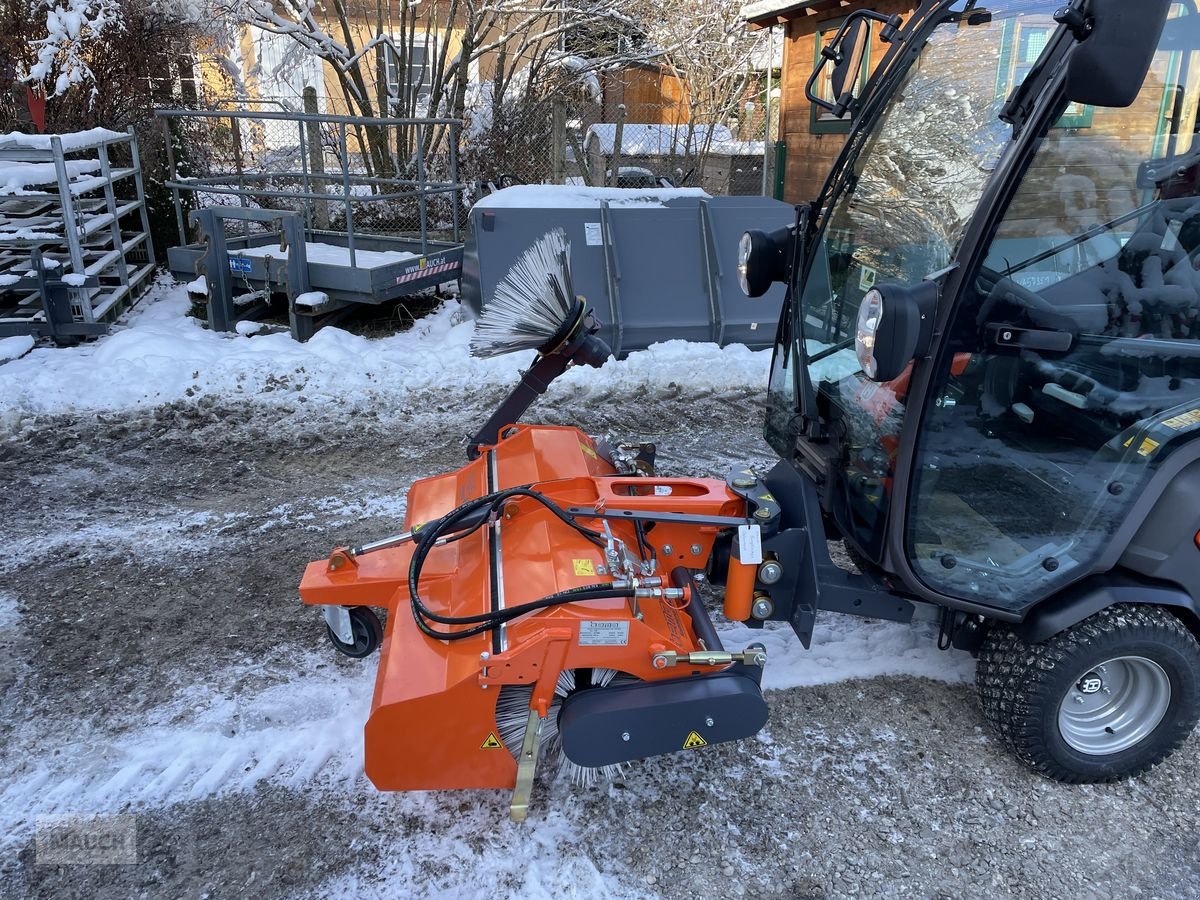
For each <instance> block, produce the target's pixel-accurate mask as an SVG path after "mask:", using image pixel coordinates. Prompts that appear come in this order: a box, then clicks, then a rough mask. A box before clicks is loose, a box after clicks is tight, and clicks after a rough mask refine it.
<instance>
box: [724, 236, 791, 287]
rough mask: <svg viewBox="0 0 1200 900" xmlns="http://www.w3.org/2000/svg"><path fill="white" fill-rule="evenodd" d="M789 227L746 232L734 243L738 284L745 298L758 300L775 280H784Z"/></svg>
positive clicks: (785, 277) (789, 240) (785, 276)
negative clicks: (736, 243) (769, 231)
mask: <svg viewBox="0 0 1200 900" xmlns="http://www.w3.org/2000/svg"><path fill="white" fill-rule="evenodd" d="M791 240H792V229H791V228H790V227H785V228H780V229H779V230H778V231H772V232H771V233H770V234H767V233H766V232H764V231H747V232H746V233H745V234H743V235H742V240H741V242H740V243H739V244H738V261H737V271H738V283H739V284H740V285H741V287H742V293H743V294H745V295H746V296H747V297H761V296H762V295H763V294H765V293H766V292H767V291H768V290H769V289H770V287H771V285H772V284H774V283H775V282H777V281H787V259H788V257H787V251H788V245H789V244H790V243H791Z"/></svg>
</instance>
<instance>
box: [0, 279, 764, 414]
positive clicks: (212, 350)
mask: <svg viewBox="0 0 1200 900" xmlns="http://www.w3.org/2000/svg"><path fill="white" fill-rule="evenodd" d="M190 304H191V301H190V300H189V298H188V295H187V288H186V287H185V286H184V285H179V284H175V283H173V282H170V281H164V282H160V283H159V284H158V285H156V286H155V287H154V288H153V289H152V291H151V292H150V294H148V295H147V297H146V298H145V299H143V300H142V302H141V304H140V305H139V306H138V307H137V309H136V310H134V312H133V313H132V314H131V316H130V318H129V320H128V324H127V325H126V326H124V327H120V328H119V329H118V330H116V331H114V333H112V334H110V335H108V336H106V337H104V338H101V339H100V340H98V341H96V342H94V343H88V344H85V345H82V346H79V347H73V348H38V349H36V350H34V351H32V352H31V353H29V354H28V355H26V356H25V357H24V358H22V359H18V360H14V361H12V362H10V363H8V364H6V365H5V366H3V368H0V423H3V422H4V421H6V420H7V421H13V420H20V419H21V418H23V417H25V416H29V415H37V414H51V413H60V412H83V411H104V410H118V409H128V408H133V407H138V406H155V405H159V404H163V403H170V402H172V401H175V400H181V399H187V398H195V397H200V396H205V395H207V396H217V397H221V398H222V399H224V400H226V401H229V400H234V401H236V400H237V399H239V398H242V399H245V400H254V401H256V402H263V403H271V402H284V401H299V402H306V403H310V402H311V403H322V402H325V403H332V404H337V405H339V406H345V405H346V404H347V403H352V404H353V403H361V404H363V405H364V406H382V407H383V408H394V409H401V410H402V409H404V408H405V400H404V398H405V395H407V394H410V393H412V392H415V391H427V390H438V391H444V392H445V394H446V396H448V397H469V396H472V395H473V394H475V393H476V392H478V391H479V390H480V389H481V388H493V389H496V390H497V391H499V390H502V389H503V388H505V387H508V386H511V385H514V384H515V383H516V382H517V379H518V378H519V377H520V372H521V370H522V369H525V368H527V367H528V366H529V364H530V362H531V360H532V358H533V352H532V351H529V352H526V353H515V354H510V355H508V356H501V357H496V358H493V359H478V358H475V357H472V356H471V355H470V353H469V352H468V345H469V343H470V340H471V335H472V333H473V332H474V329H475V325H474V322H473V321H472V320H471V318H470V316H469V314H468V313H467V312H466V311H465V309H464V308H462V307H460V306H459V304H458V302H457V301H453V300H452V301H448V302H446V303H444V304H443V305H442V306H441V307H440V308H438V309H437V310H435V311H434V312H432V313H431V314H429V315H428V316H426V317H425V318H424V319H421V320H419V321H418V322H417V323H416V325H415V326H414V327H413V328H411V329H410V330H408V331H405V332H402V333H400V334H395V335H391V336H389V337H385V338H375V339H368V338H365V337H361V336H358V335H354V334H350V333H349V332H347V331H344V330H342V329H339V328H333V327H328V328H322V329H321V330H320V331H318V332H317V334H316V336H315V337H313V338H312V340H310V341H308V342H307V343H303V344H302V343H298V342H296V341H294V340H292V338H291V337H290V336H289V335H287V334H255V335H253V336H250V335H246V334H222V333H217V332H212V331H209V330H208V329H206V328H205V327H204V326H203V324H202V323H201V322H200V321H198V320H197V319H194V318H192V317H190V316H187V315H185V313H186V312H187V310H188V308H189V306H190ZM769 365H770V352H769V351H751V350H748V349H747V348H745V347H743V346H741V345H734V346H729V347H725V348H719V347H717V346H716V345H715V344H696V343H688V342H685V341H668V342H666V343H662V344H656V345H654V346H652V347H650V348H649V349H648V350H644V351H641V352H638V353H633V354H631V355H630V356H629V357H627V358H626V359H624V360H620V361H617V360H609V362H608V363H606V364H605V366H604V367H603V368H602V369H600V370H596V369H575V370H572V371H569V372H568V373H567V374H566V375H564V376H563V377H562V378H561V379H560V380H559V382H558V383H557V384H556V388H555V389H556V390H567V391H574V392H579V391H582V390H593V391H595V390H600V391H612V392H629V393H632V392H634V391H645V390H670V389H673V387H674V386H676V385H685V386H686V387H687V388H688V389H689V390H693V391H697V390H700V391H703V390H708V391H753V390H759V389H765V386H766V380H767V372H768V368H769ZM558 385H561V387H559V386H558Z"/></svg>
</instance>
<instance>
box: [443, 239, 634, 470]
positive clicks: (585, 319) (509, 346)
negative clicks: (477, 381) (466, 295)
mask: <svg viewBox="0 0 1200 900" xmlns="http://www.w3.org/2000/svg"><path fill="white" fill-rule="evenodd" d="M599 330H600V325H599V323H598V322H597V321H596V318H595V316H594V315H593V313H592V311H591V310H590V309H588V307H587V301H586V300H584V298H583V297H580V296H577V295H576V294H575V289H574V284H573V283H572V280H571V245H570V243H569V242H568V241H567V237H566V233H565V232H564V231H563V230H562V229H561V228H558V229H555V230H554V231H551V232H548V233H547V234H546V235H544V236H543V237H542V238H541V239H540V240H538V241H537V242H536V243H535V244H534V245H533V246H532V247H530V248H529V249H528V250H526V251H525V252H524V253H523V254H521V256H520V257H519V258H518V259H517V261H516V262H515V263H513V266H512V268H511V269H509V271H508V274H507V275H506V276H504V278H503V279H502V280H501V282H500V284H498V285H497V286H496V294H495V296H494V298H493V299H492V302H491V303H489V304H487V305H486V306H485V307H484V309H483V312H482V313H481V314H480V317H479V322H478V323H477V324H476V326H475V336H474V337H473V338H472V339H471V352H472V353H473V354H474V355H475V356H499V355H501V354H503V353H513V352H516V351H520V350H533V349H536V350H537V352H538V356H537V359H536V360H534V363H533V365H532V366H531V367H530V368H529V369H528V370H527V371H526V372H525V373H524V374H523V375H522V376H521V381H520V383H519V384H518V385H517V386H516V387H515V388H513V390H512V393H510V394H509V395H508V397H507V398H506V399H505V400H504V402H503V403H501V404H500V408H499V409H497V410H496V412H495V413H493V414H492V416H491V418H489V419H488V420H487V422H486V423H485V424H484V426H483V427H482V428H480V429H479V431H477V432H476V433H475V435H474V437H472V438H471V441H470V443H469V444H468V445H467V456H468V457H469V458H470V459H475V458H476V457H477V456H478V455H479V448H480V447H481V446H483V445H487V444H495V443H496V442H497V441H498V440H500V429H501V428H503V427H504V426H506V425H512V424H515V423H516V422H517V420H518V419H520V418H521V416H522V415H524V414H525V410H527V409H529V406H530V404H531V403H533V401H534V400H536V399H537V398H538V397H539V396H541V395H542V394H544V393H546V389H547V388H548V387H549V386H550V382H552V381H554V379H555V378H557V377H558V376H559V375H561V374H562V373H563V372H565V371H566V370H567V369H568V368H569V367H570V366H571V365H588V366H593V367H595V368H599V367H600V366H602V365H604V362H605V360H607V359H608V358H609V356H611V355H612V351H611V350H610V349H609V348H608V345H607V344H605V343H604V341H603V340H601V339H600V338H598V337H597V336H596V332H597V331H599Z"/></svg>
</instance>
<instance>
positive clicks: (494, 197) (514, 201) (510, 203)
mask: <svg viewBox="0 0 1200 900" xmlns="http://www.w3.org/2000/svg"><path fill="white" fill-rule="evenodd" d="M708 196H709V194H707V193H705V192H704V191H703V190H701V189H700V188H613V187H599V188H593V187H576V186H575V185H570V184H518V185H515V186H513V187H510V188H505V189H504V190H502V191H496V193H494V194H488V195H487V196H486V197H483V198H481V199H480V200H479V202H478V203H476V204H475V206H476V207H478V208H480V209H598V208H599V207H600V203H601V201H603V200H607V201H608V203H609V205H611V206H639V207H651V206H655V207H657V206H662V205H663V204H664V203H665V202H666V201H667V200H677V199H679V198H681V197H697V198H701V199H704V198H707V197H708Z"/></svg>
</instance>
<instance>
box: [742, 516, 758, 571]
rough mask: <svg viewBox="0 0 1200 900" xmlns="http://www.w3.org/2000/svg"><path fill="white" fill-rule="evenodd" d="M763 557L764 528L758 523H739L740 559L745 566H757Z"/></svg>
mask: <svg viewBox="0 0 1200 900" xmlns="http://www.w3.org/2000/svg"><path fill="white" fill-rule="evenodd" d="M762 559H763V557H762V529H761V528H760V527H759V526H757V525H739V526H738V561H739V562H741V564H742V565H744V566H757V565H758V564H759V563H760V562H762Z"/></svg>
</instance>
